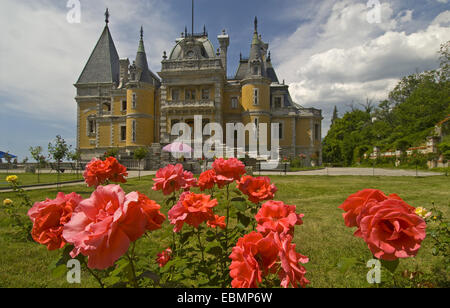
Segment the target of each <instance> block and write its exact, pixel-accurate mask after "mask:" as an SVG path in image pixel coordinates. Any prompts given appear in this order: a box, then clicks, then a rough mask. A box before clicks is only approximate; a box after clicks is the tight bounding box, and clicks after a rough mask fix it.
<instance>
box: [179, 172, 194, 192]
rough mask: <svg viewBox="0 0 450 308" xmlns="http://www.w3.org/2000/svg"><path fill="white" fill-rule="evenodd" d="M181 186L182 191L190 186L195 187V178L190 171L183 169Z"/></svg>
mask: <svg viewBox="0 0 450 308" xmlns="http://www.w3.org/2000/svg"><path fill="white" fill-rule="evenodd" d="M183 182H184V184H183V186H182V187H181V188H182V189H183V190H184V191H189V190H190V189H191V187H197V179H196V178H194V175H193V174H192V172H189V171H183Z"/></svg>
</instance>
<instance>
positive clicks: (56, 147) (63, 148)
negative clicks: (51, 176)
mask: <svg viewBox="0 0 450 308" xmlns="http://www.w3.org/2000/svg"><path fill="white" fill-rule="evenodd" d="M54 141H55V144H52V143H51V142H49V144H48V152H49V153H50V155H51V157H53V159H54V160H55V162H56V168H57V175H58V176H57V184H58V185H59V174H60V172H61V168H60V166H61V162H62V161H63V159H64V158H68V155H69V153H70V146H69V145H67V143H66V141H65V140H64V139H63V138H62V137H61V136H59V135H57V136H56V139H55V140H54Z"/></svg>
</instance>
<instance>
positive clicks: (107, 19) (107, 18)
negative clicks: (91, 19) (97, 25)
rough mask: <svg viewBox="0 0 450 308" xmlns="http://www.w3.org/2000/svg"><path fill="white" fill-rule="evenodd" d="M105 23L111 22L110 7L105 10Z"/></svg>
mask: <svg viewBox="0 0 450 308" xmlns="http://www.w3.org/2000/svg"><path fill="white" fill-rule="evenodd" d="M105 23H106V25H108V24H109V9H108V8H106V12H105Z"/></svg>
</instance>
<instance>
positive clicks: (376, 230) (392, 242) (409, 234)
mask: <svg viewBox="0 0 450 308" xmlns="http://www.w3.org/2000/svg"><path fill="white" fill-rule="evenodd" d="M358 225H359V228H358V230H357V231H356V232H355V235H356V236H358V237H361V238H362V239H364V241H365V242H366V243H367V245H368V247H369V249H370V251H371V252H372V254H373V255H374V256H375V257H376V258H378V259H383V260H387V261H394V260H396V259H398V258H408V257H414V256H415V255H416V254H417V252H418V250H419V248H420V244H421V242H422V241H423V240H424V239H425V236H426V232H425V229H426V226H427V225H426V223H425V221H424V220H423V219H422V218H421V217H420V216H418V215H417V214H415V212H414V208H413V207H412V206H410V205H408V204H407V203H406V202H404V201H403V200H397V199H387V200H384V201H382V202H378V203H375V202H372V203H368V204H366V205H365V206H364V207H363V208H362V209H361V213H360V215H359V217H358Z"/></svg>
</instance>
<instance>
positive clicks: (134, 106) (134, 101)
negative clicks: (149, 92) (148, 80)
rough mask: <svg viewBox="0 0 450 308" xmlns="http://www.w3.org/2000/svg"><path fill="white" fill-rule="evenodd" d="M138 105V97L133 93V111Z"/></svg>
mask: <svg viewBox="0 0 450 308" xmlns="http://www.w3.org/2000/svg"><path fill="white" fill-rule="evenodd" d="M136 104H137V96H136V93H133V102H132V106H133V109H136Z"/></svg>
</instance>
